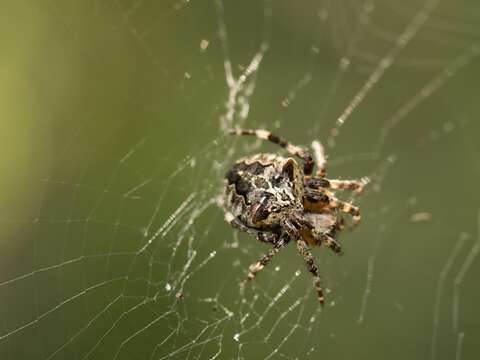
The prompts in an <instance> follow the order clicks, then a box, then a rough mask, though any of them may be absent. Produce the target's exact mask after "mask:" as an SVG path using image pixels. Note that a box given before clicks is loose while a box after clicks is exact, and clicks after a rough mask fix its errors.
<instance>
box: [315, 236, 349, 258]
mask: <svg viewBox="0 0 480 360" xmlns="http://www.w3.org/2000/svg"><path fill="white" fill-rule="evenodd" d="M320 240H321V242H322V243H324V244H325V245H326V246H327V247H328V248H330V249H331V250H332V251H333V252H334V253H335V254H337V255H343V250H342V246H341V245H340V244H339V243H338V242H337V241H336V240H335V239H334V238H332V237H331V236H329V235H327V234H322V235H321V239H320Z"/></svg>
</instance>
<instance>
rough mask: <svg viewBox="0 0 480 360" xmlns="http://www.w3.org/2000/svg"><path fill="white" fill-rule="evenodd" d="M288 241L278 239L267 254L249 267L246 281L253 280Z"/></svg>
mask: <svg viewBox="0 0 480 360" xmlns="http://www.w3.org/2000/svg"><path fill="white" fill-rule="evenodd" d="M287 243H288V241H285V239H283V238H282V239H280V241H278V242H277V243H276V244H275V245H274V246H273V248H272V249H271V250H270V251H269V252H267V253H266V254H265V255H263V256H262V257H261V258H260V259H259V260H258V261H257V262H256V263H255V264H253V265H252V266H250V268H249V272H248V276H247V279H248V280H253V279H255V276H257V273H258V272H259V271H261V270H262V269H263V268H264V267H265V266H266V265H267V264H268V263H269V262H270V260H272V258H273V257H274V256H275V255H276V254H277V253H278V252H279V251H280V250H282V248H283V247H285V245H287Z"/></svg>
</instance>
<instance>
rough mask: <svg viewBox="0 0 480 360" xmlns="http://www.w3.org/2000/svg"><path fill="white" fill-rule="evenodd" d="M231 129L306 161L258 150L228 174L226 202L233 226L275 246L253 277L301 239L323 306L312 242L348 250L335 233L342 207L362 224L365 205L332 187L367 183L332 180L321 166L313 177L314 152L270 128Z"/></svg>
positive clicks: (254, 269) (357, 188)
mask: <svg viewBox="0 0 480 360" xmlns="http://www.w3.org/2000/svg"><path fill="white" fill-rule="evenodd" d="M231 134H233V135H254V136H257V137H258V138H260V139H264V140H270V141H272V142H274V143H276V144H278V145H280V146H282V147H283V148H285V149H286V150H287V152H289V153H290V154H291V155H295V156H298V157H299V158H300V159H302V161H303V167H301V166H300V165H299V164H298V163H297V161H296V160H295V159H293V158H290V157H288V158H287V157H283V156H280V155H275V154H255V155H252V156H248V157H244V158H242V159H240V160H238V161H237V162H236V163H235V164H234V165H233V166H232V168H231V169H230V170H229V171H228V172H227V174H226V192H225V199H224V201H223V204H224V207H225V218H226V220H227V221H228V222H229V223H230V224H231V225H232V226H233V227H235V228H237V229H240V230H243V231H245V232H247V233H250V234H252V235H255V236H256V238H257V239H258V240H260V241H262V242H266V243H271V244H272V245H273V249H271V250H270V251H269V252H268V253H267V254H265V255H264V256H263V257H262V258H261V259H260V260H259V261H258V262H257V263H256V264H254V265H252V266H251V267H250V272H249V274H248V279H253V278H255V276H256V274H257V273H258V272H259V271H260V270H261V269H263V267H264V266H265V265H266V264H267V263H268V262H269V261H270V259H271V258H272V257H273V256H274V255H275V254H276V253H277V252H278V251H280V249H281V248H283V247H284V246H285V245H286V244H287V243H288V242H290V241H295V243H296V245H297V249H298V251H299V252H300V254H301V255H302V256H303V257H304V259H305V263H306V265H307V267H308V270H309V271H310V272H311V273H312V275H313V276H314V283H315V288H316V291H317V295H318V298H319V300H320V303H321V304H322V305H323V303H324V297H323V290H322V287H321V284H320V277H319V275H318V270H317V267H316V265H315V263H314V260H313V257H312V255H311V254H310V251H309V248H308V245H311V246H315V245H318V246H319V245H321V244H322V243H323V244H325V245H327V246H328V247H329V248H331V249H332V250H333V251H335V252H336V253H339V254H340V253H341V252H342V249H341V247H340V245H339V244H338V243H337V242H336V241H335V233H336V231H337V230H340V229H341V228H342V224H343V221H342V219H341V216H339V215H338V211H341V212H344V213H349V214H351V215H352V216H353V221H354V223H355V224H357V223H358V222H359V221H360V210H359V209H358V208H357V207H355V206H353V205H351V204H349V203H344V202H342V201H339V200H337V199H336V198H335V196H334V195H333V193H332V192H330V191H328V190H327V189H351V190H355V191H356V192H357V193H360V192H361V190H362V184H361V183H360V182H359V181H356V180H328V179H326V178H324V177H323V176H324V174H325V168H324V167H323V166H321V167H320V168H319V169H318V170H317V172H316V176H312V172H313V167H314V161H313V159H312V157H311V156H310V155H309V154H308V153H307V152H306V151H304V150H303V149H301V148H300V147H297V146H295V145H292V144H290V143H288V142H287V141H285V140H283V139H282V138H280V137H278V136H276V135H273V134H272V133H270V132H268V131H266V130H241V129H235V130H232V131H231ZM319 163H320V164H325V160H324V159H320V160H319ZM307 244H308V245H307Z"/></svg>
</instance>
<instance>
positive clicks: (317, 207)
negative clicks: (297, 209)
mask: <svg viewBox="0 0 480 360" xmlns="http://www.w3.org/2000/svg"><path fill="white" fill-rule="evenodd" d="M303 206H304V208H305V210H309V211H315V212H316V211H321V210H323V209H325V207H327V208H335V209H339V210H340V211H343V212H344V213H346V214H350V215H352V217H353V223H354V225H358V224H359V223H360V220H361V215H360V209H359V208H358V207H356V206H354V205H352V204H350V203H347V202H343V201H340V200H338V199H337V198H336V197H335V195H333V194H332V193H331V192H330V191H328V190H325V189H322V188H319V189H311V188H306V189H305V194H304V204H303Z"/></svg>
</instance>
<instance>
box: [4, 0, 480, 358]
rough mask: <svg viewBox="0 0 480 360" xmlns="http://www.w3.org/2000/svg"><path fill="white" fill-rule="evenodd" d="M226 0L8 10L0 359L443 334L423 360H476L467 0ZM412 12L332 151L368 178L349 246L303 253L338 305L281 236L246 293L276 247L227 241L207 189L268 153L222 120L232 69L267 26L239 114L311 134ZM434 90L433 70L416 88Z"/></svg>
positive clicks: (305, 346) (282, 347)
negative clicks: (340, 251)
mask: <svg viewBox="0 0 480 360" xmlns="http://www.w3.org/2000/svg"><path fill="white" fill-rule="evenodd" d="M437 3H438V4H437ZM215 4H216V3H215V1H213V0H208V1H197V0H195V1H194V0H192V1H152V0H143V1H137V0H135V1H125V0H117V1H23V0H22V1H15V2H13V1H3V2H2V11H1V12H0V18H1V21H0V40H1V41H0V44H1V45H0V46H1V55H0V65H1V66H0V79H1V81H0V102H1V105H0V119H1V120H0V139H1V142H0V146H1V161H0V172H1V176H0V358H2V359H15V360H17V359H84V358H88V359H112V358H117V359H149V358H152V359H159V358H162V359H163V358H172V359H196V358H198V359H209V358H213V357H215V356H216V358H218V359H230V358H237V357H239V358H242V357H243V358H245V359H257V358H264V357H266V356H268V355H270V356H271V358H274V359H283V358H289V359H290V358H291V359H309V358H312V359H313V358H315V359H317V358H320V357H323V358H326V359H352V358H356V359H425V358H430V357H431V356H432V353H431V344H432V338H433V337H434V336H436V339H437V340H436V346H435V358H436V359H452V358H462V359H477V358H478V356H480V345H479V332H480V313H479V310H478V300H479V295H480V290H479V289H478V285H477V284H478V278H477V276H478V275H479V273H480V259H478V258H476V257H475V255H476V252H475V251H478V248H477V247H476V246H478V245H475V244H476V242H477V241H480V240H479V239H480V238H479V237H480V235H479V229H478V228H479V227H480V225H479V224H478V223H479V221H480V220H479V216H480V215H479V211H480V206H479V205H480V202H479V200H480V196H479V190H478V184H479V178H480V176H479V175H480V161H479V155H480V145H479V139H478V136H479V134H480V125H479V115H480V104H479V100H480V98H479V89H480V86H479V79H480V60H479V58H478V57H476V56H475V53H476V52H478V48H476V47H475V46H477V47H478V46H480V43H479V41H480V30H479V29H480V28H479V27H478V24H480V5H479V3H478V1H475V0H465V1H458V0H444V1H439V2H437V1H419V0H410V1H402V2H397V1H353V0H352V1H327V0H325V1H295V2H293V1H283V0H282V1H280V0H277V1H271V2H261V1H250V0H249V1H231V0H229V1H224V2H223V3H220V2H217V6H216V5H215ZM218 4H223V6H224V13H223V14H221V13H220V12H219V9H220V8H219V6H218ZM437 5H438V6H437ZM365 6H371V8H365ZM369 9H370V10H369ZM270 10H271V16H270V15H268V12H269V11H270ZM430 10H431V13H430ZM423 15H426V16H427V17H426V18H423V17H422V16H423ZM414 19H416V20H414ZM412 20H413V21H419V22H422V21H424V24H423V25H422V26H421V27H420V29H419V31H418V33H416V34H415V36H414V37H413V39H412V40H411V41H410V42H409V43H408V45H407V46H406V47H405V48H404V49H403V50H402V51H400V52H399V53H395V54H394V57H393V60H394V63H393V65H392V66H391V67H389V68H388V70H387V71H386V72H385V74H384V76H382V77H381V78H380V79H379V81H378V82H376V83H375V85H374V86H373V87H372V89H371V90H370V91H369V92H368V94H367V95H366V97H365V99H364V100H363V101H362V102H361V103H360V105H359V106H358V107H357V108H356V109H355V111H354V112H353V113H352V115H351V116H350V117H349V118H348V119H347V122H346V123H345V125H344V126H342V127H341V128H340V134H339V136H338V137H337V138H336V144H335V147H333V148H332V147H328V148H327V152H328V154H329V159H330V160H331V165H330V166H329V168H328V169H329V170H330V177H343V178H360V177H362V176H370V177H371V179H372V183H371V184H370V186H369V187H367V190H366V192H365V196H364V198H363V199H359V200H358V204H359V206H360V207H361V209H362V214H363V219H364V221H363V223H362V225H361V226H360V227H359V228H358V229H356V230H355V231H354V232H352V233H349V232H347V233H345V234H342V236H341V241H342V242H343V244H344V247H345V251H346V254H345V256H343V257H342V258H336V257H334V256H333V255H332V254H330V253H328V252H327V251H325V250H324V249H315V250H314V252H315V255H316V257H317V261H318V262H319V264H320V271H321V274H322V276H323V278H324V281H325V284H326V286H327V287H328V288H329V289H330V290H331V291H330V292H329V293H328V300H329V304H328V305H329V306H327V307H326V308H325V309H324V310H323V311H321V310H319V309H318V307H317V302H316V299H315V298H314V294H313V293H312V292H311V280H310V278H309V274H308V273H305V271H303V264H302V261H301V259H300V258H299V257H298V255H297V254H295V250H294V249H293V247H290V248H288V249H286V250H285V251H283V253H282V254H280V255H279V256H278V258H276V259H275V260H274V261H273V262H272V264H271V266H270V267H269V268H267V269H265V270H264V273H262V274H261V276H260V275H259V277H258V279H257V280H256V281H255V284H253V285H252V287H251V288H250V289H248V291H247V294H246V295H245V297H244V298H242V297H241V296H240V295H239V292H238V284H239V283H240V282H241V281H242V279H243V278H244V277H245V274H246V269H247V267H248V265H249V264H250V263H252V262H254V261H255V260H256V259H257V257H258V256H260V255H261V254H262V253H263V252H265V251H266V250H267V248H266V247H265V246H263V245H262V244H259V243H257V242H255V241H254V240H253V239H252V238H250V237H248V236H246V235H244V234H239V235H238V241H239V244H240V245H239V247H235V246H232V244H235V237H236V235H235V234H234V232H233V231H232V230H231V229H230V228H229V226H228V225H227V224H226V223H225V222H224V221H223V215H222V212H221V210H220V209H219V208H218V207H217V206H216V205H214V204H212V203H209V201H211V199H212V198H214V197H215V196H216V195H217V194H218V193H219V192H220V189H221V175H222V174H223V172H224V171H225V170H226V166H228V163H230V162H231V161H233V159H234V158H236V157H240V156H242V155H243V154H245V153H247V152H251V151H260V149H261V150H263V151H274V149H275V148H274V147H273V146H271V145H262V148H259V147H258V144H256V143H255V141H254V140H253V139H232V138H229V137H226V136H224V134H223V133H222V131H221V126H220V124H221V119H223V118H224V116H225V114H226V105H225V104H226V102H227V99H228V95H229V87H228V86H227V84H226V80H225V72H224V61H225V60H226V59H230V60H231V62H232V65H233V71H234V74H235V76H238V75H240V74H241V73H242V71H243V70H244V69H245V67H246V66H247V65H248V64H249V63H250V61H251V59H252V58H253V56H254V55H255V53H256V52H257V51H258V49H259V47H260V43H261V41H262V39H265V41H266V43H267V44H268V45H269V48H268V51H266V53H265V55H264V58H263V60H262V62H261V64H260V66H259V69H258V72H256V73H255V74H254V79H249V80H248V81H247V83H246V84H250V85H251V84H253V82H252V80H255V85H256V86H255V89H254V92H253V94H252V96H251V97H249V98H248V99H247V103H248V104H249V110H250V112H249V114H248V117H247V119H246V120H245V122H243V123H242V122H241V115H240V114H239V113H238V112H235V113H234V117H233V119H234V123H233V124H234V125H243V126H247V127H265V128H268V129H275V131H276V132H278V133H279V134H281V135H283V136H285V137H287V138H288V139H290V140H291V141H293V142H295V143H298V144H301V145H304V146H308V145H309V144H310V142H311V141H312V140H314V139H319V140H321V141H323V142H325V141H326V140H327V138H328V134H329V131H330V129H331V128H332V126H333V125H334V124H335V119H336V118H337V117H338V116H339V114H341V113H342V111H343V110H344V109H345V108H346V106H347V105H348V104H349V102H350V101H351V99H352V98H353V96H354V95H355V94H356V93H358V91H359V90H360V89H361V87H362V86H363V85H364V84H365V82H366V80H367V79H368V77H369V76H370V74H372V72H373V71H375V69H376V68H378V66H379V64H380V63H381V59H382V58H383V57H384V56H385V55H386V54H388V53H389V51H391V50H392V49H393V48H394V47H395V46H396V45H395V44H397V43H398V42H399V41H401V40H402V39H401V34H402V32H403V31H404V29H405V28H406V27H407V26H408V24H409V23H410V22H411V21H412ZM219 22H220V23H222V22H223V23H225V25H226V29H227V34H228V42H225V41H222V40H221V39H220V38H219V35H218V34H219ZM202 40H207V41H208V47H207V48H206V49H205V50H202V49H201V41H202ZM225 45H226V46H228V55H227V53H226V52H225V49H222V46H223V47H224V46H225ZM343 57H346V58H348V60H349V61H350V66H349V67H348V68H347V69H346V70H344V71H343V72H340V70H339V64H340V63H341V59H342V58H343ZM456 59H457V60H456ZM465 59H468V61H467V63H462V61H463V60H465ZM455 61H457V64H459V66H458V67H455V65H452V64H455ZM449 66H450V67H449ZM445 69H453V73H451V74H450V75H449V76H446V77H445V78H443V77H442V75H440V74H442V72H443V74H444V75H445V74H448V72H447V73H445ZM339 74H342V75H340V78H339ZM439 76H440V77H439ZM302 79H304V80H305V79H308V81H306V82H304V85H303V86H299V87H298V85H299V84H301V83H302ZM338 79H340V80H338ZM432 79H445V82H444V83H443V84H442V85H441V86H439V87H438V89H437V88H435V89H436V91H435V92H433V93H432V94H428V91H427V92H425V91H424V92H423V94H424V95H425V94H427V95H428V96H426V97H425V98H423V95H422V93H421V92H420V91H421V89H422V88H424V87H427V90H428V89H431V88H432V87H428V85H429V84H433V87H435V86H436V83H435V82H433V83H432V82H431V81H432ZM297 89H298V91H297ZM292 93H293V95H294V96H291V94H292ZM242 94H244V93H242V92H241V93H240V96H241V95H242ZM289 94H290V95H289ZM289 96H290V100H289V103H288V104H286V103H285V101H284V100H285V98H288V97H289ZM412 99H413V101H414V102H413V103H411V101H412ZM237 100H240V101H237V103H236V104H235V110H240V109H241V104H240V103H241V101H242V98H241V97H240V98H238V97H237ZM282 101H283V103H282ZM417 102H418V103H417ZM408 104H413V105H412V107H411V111H408V113H407V114H405V116H402V117H401V120H400V122H398V124H396V125H395V126H393V127H392V129H391V131H390V132H389V133H388V137H387V138H386V141H385V145H384V146H383V147H382V149H381V150H380V151H378V152H376V144H377V143H378V141H379V140H380V139H381V136H382V135H381V134H382V129H383V128H384V126H386V124H388V122H389V121H390V120H389V119H392V116H394V114H396V113H397V112H398V111H399V109H400V110H401V109H403V110H406V109H409V105H408ZM286 105H288V106H286ZM388 159H390V160H391V161H389V160H388ZM136 187H138V188H136ZM341 196H344V195H341ZM344 198H345V199H348V196H347V197H344ZM185 199H187V202H186V203H183V202H184V201H185ZM182 203H183V204H184V205H183V208H182V209H183V210H180V211H179V212H177V216H175V217H171V215H172V214H174V212H175V210H176V209H177V208H178V207H179V206H182V205H181V204H182ZM418 213H428V214H429V216H430V217H431V218H430V219H427V220H425V221H415V214H418ZM412 216H413V221H412ZM159 229H160V231H158V230H159ZM157 231H158V234H157V235H154V234H155V233H156V232H157ZM149 239H151V242H150V243H149V245H147V247H146V248H145V249H142V247H143V246H144V245H145V244H147V243H148V240H149ZM140 249H142V250H141V251H139V250H140ZM454 249H458V256H456V257H455V259H454V260H455V261H453V262H452V263H451V264H450V265H451V266H449V267H447V268H446V269H447V270H449V271H444V272H442V269H445V265H446V264H447V265H449V264H448V263H446V262H447V259H448V258H449V256H450V255H451V254H452V251H454ZM476 249H477V250H476ZM212 253H213V254H214V255H212V257H209V256H210V255H209V254H212ZM275 266H279V267H280V269H279V270H278V271H276V270H275ZM369 267H370V270H371V274H372V275H373V277H372V278H371V279H370V280H369V281H370V285H369V289H370V290H371V291H370V293H369V294H368V301H367V303H366V307H365V311H364V313H363V316H364V318H363V322H359V321H358V319H359V316H360V313H361V311H362V310H361V307H362V301H363V299H364V294H365V287H366V283H367V272H368V269H369ZM298 269H299V270H302V274H301V275H300V276H299V277H298V278H296V277H295V276H294V272H295V271H296V270H298ZM442 274H445V276H444V277H443V279H444V283H443V284H444V287H442V289H443V290H442V291H441V293H440V295H439V296H437V295H436V294H437V291H438V281H439V278H440V277H441V276H442ZM292 278H294V279H295V280H293V282H292V285H291V287H290V288H289V289H288V290H287V292H286V294H285V295H284V296H282V297H281V298H280V299H279V300H278V301H277V302H275V303H274V304H273V305H269V303H270V302H271V301H272V299H273V297H274V296H275V295H276V294H277V293H278V292H279V290H280V289H281V288H282V287H283V286H285V285H286V284H287V283H289V282H290V281H291V280H292ZM169 287H172V288H173V290H170V291H167V288H169ZM179 292H181V296H179V297H181V298H180V299H177V297H176V296H175V295H180V294H179ZM255 294H257V295H258V299H257V300H255ZM242 300H245V301H246V303H244V304H242ZM296 300H299V303H297V305H294V306H293V309H290V307H291V306H292V304H295V301H296ZM435 304H438V306H439V307H438V317H437V318H436V319H437V320H436V321H438V322H437V323H436V325H435V324H434V314H435V311H436V310H435V309H436V307H435V306H436V305H435ZM333 305H334V306H333ZM230 313H231V316H230V317H229V315H228V314H230ZM247 313H248V314H249V317H248V318H246V317H245V315H246V314H247ZM259 316H260V319H261V320H260V321H259V320H258V319H259ZM278 320H280V321H278ZM257 321H258V323H257ZM255 324H257V325H255ZM242 326H243V328H242ZM250 327H251V328H250ZM272 327H273V329H274V331H273V332H271V333H270V330H271V329H272ZM242 329H250V330H248V331H245V333H244V334H242V335H241V336H240V337H239V341H235V340H234V335H235V334H237V333H239V332H241V331H242ZM435 334H436V335H435Z"/></svg>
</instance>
